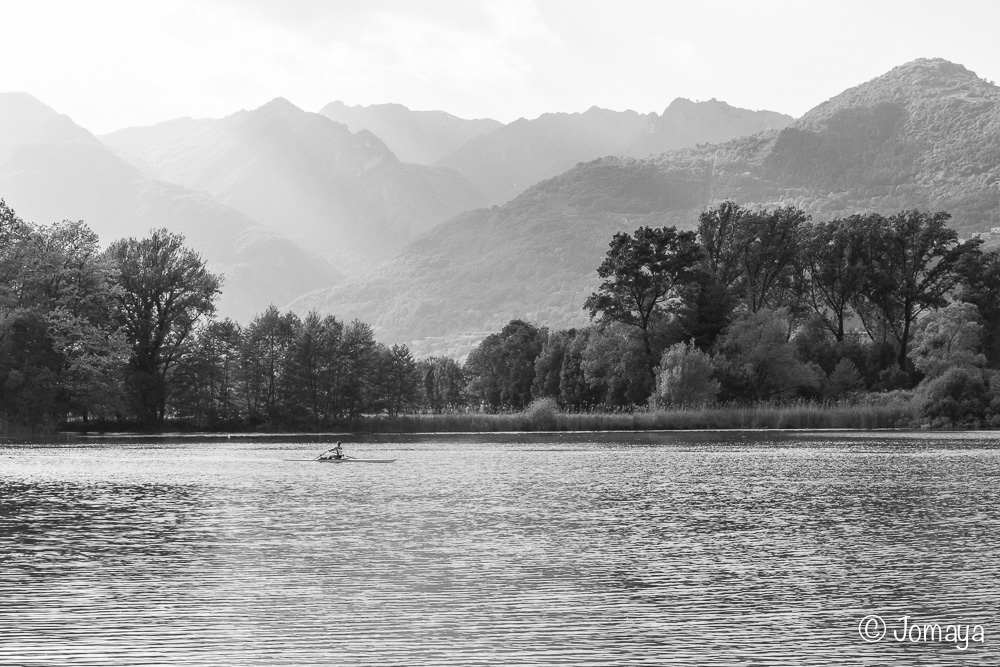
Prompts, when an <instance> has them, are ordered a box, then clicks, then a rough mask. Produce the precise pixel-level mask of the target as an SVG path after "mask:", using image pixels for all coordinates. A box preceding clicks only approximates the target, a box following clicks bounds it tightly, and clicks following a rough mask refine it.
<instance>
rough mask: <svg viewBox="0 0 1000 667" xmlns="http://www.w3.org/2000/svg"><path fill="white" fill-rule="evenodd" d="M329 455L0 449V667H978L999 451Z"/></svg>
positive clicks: (991, 563) (996, 636)
mask: <svg viewBox="0 0 1000 667" xmlns="http://www.w3.org/2000/svg"><path fill="white" fill-rule="evenodd" d="M324 448H325V446H324V443H320V442H304V441H302V440H299V441H298V442H275V441H270V442H268V441H263V440H245V441H239V440H237V439H234V440H228V441H222V442H218V441H216V442H198V441H194V440H191V439H185V440H175V441H169V440H138V439H133V440H131V441H120V442H116V441H94V442H85V443H80V444H70V445H61V446H38V445H0V664H4V665H36V664H37V665H317V664H330V665H375V664H378V665H406V666H408V667H412V666H418V665H461V666H467V665H664V664H678V665H848V664H850V665H855V664H871V665H880V666H882V665H966V664H969V665H972V664H975V665H988V664H993V665H996V664H1000V649H998V640H1000V616H998V601H1000V434H992V433H967V434H929V433H917V434H913V433H877V434H872V433H795V432H783V433H775V432H741V433H732V432H728V433H650V434H621V433H618V434H602V435H589V434H565V435H558V436H498V435H480V436H447V437H442V436H438V437H434V436H427V437H419V438H396V439H389V438H381V439H368V440H362V441H358V442H351V443H350V444H349V445H348V453H350V454H354V455H358V456H362V455H371V456H378V457H395V458H397V461H396V462H395V463H393V464H390V465H374V464H370V465H362V464H358V465H325V464H314V463H308V462H295V461H286V460H285V459H295V458H309V457H311V456H315V455H316V454H317V453H319V451H321V450H322V449H324ZM870 614H877V615H879V616H881V617H882V618H883V619H884V620H885V622H886V623H887V626H888V632H887V634H886V636H885V637H883V639H882V640H881V641H878V642H873V643H867V642H865V641H863V640H862V638H861V637H860V635H859V623H861V621H862V619H863V618H864V617H866V616H868V615H870ZM903 616H908V617H909V619H910V620H908V621H906V622H907V624H910V623H913V622H914V621H915V622H917V623H919V624H928V625H930V624H935V623H936V624H939V625H940V626H941V628H942V633H943V632H944V631H945V630H946V626H947V625H948V624H953V625H960V626H962V627H963V628H964V627H965V626H969V627H968V630H967V631H968V632H969V633H970V636H969V637H970V641H968V648H966V649H965V650H960V649H959V648H957V647H956V644H957V643H958V642H956V641H939V640H940V639H941V638H940V637H939V636H937V635H934V634H933V631H930V630H929V631H928V634H927V635H924V634H922V633H923V630H920V629H919V628H918V630H920V632H918V634H916V635H913V633H912V626H910V625H908V627H909V628H910V633H911V636H910V637H909V638H906V637H904V641H897V640H896V639H895V638H894V637H893V635H894V634H896V635H897V636H903V634H902V633H904V632H906V630H904V629H903V621H899V620H898V619H901V618H902V617H903ZM975 625H980V626H982V629H983V635H982V638H983V639H984V640H985V641H978V640H972V638H971V633H974V632H975V630H974V627H973V626H975ZM864 627H865V628H866V629H867V630H868V631H869V632H871V633H872V634H875V630H876V627H873V626H872V625H871V624H868V625H867V626H864ZM961 631H965V630H963V629H961V628H960V632H961ZM911 639H912V641H911Z"/></svg>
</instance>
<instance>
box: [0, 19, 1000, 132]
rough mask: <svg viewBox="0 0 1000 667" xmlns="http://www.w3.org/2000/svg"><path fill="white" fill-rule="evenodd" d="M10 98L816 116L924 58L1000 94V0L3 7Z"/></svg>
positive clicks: (64, 102) (192, 107) (104, 114)
mask: <svg viewBox="0 0 1000 667" xmlns="http://www.w3.org/2000/svg"><path fill="white" fill-rule="evenodd" d="M0 17H2V23H3V27H4V31H3V32H4V34H3V37H2V38H0V91H24V92H28V93H31V94H32V95H34V96H35V97H37V98H39V99H40V100H41V101H42V102H45V103H46V104H48V105H49V106H52V107H53V108H55V109H56V110H57V111H60V112H62V113H65V114H68V115H69V116H71V117H72V118H73V120H75V121H76V122H77V123H79V124H81V125H83V126H84V127H86V128H88V129H90V130H91V131H92V132H95V133H98V134H100V133H104V132H109V131H112V130H115V129H119V128H121V127H128V126H133V125H148V124H151V123H154V122H158V121H161V120H167V119H170V118H175V117H178V116H194V117H221V116H225V115H228V114H230V113H233V112H235V111H238V110H239V109H243V108H246V109H250V108H255V107H257V106H260V105H261V104H263V103H265V102H267V101H268V100H270V99H273V98H274V97H278V96H282V97H286V98H288V99H289V100H290V101H291V102H293V103H295V104H297V105H298V106H300V107H302V108H304V109H307V110H310V111H316V110H318V109H319V108H320V107H322V106H323V105H324V104H326V103H327V102H330V101H333V100H337V99H339V100H342V101H344V102H347V103H348V104H372V103H380V102H399V103H401V104H405V105H406V106H408V107H410V108H411V109H442V110H445V111H448V112H450V113H453V114H455V115H457V116H461V117H465V118H479V117H492V118H496V119H497V120H500V121H503V122H509V121H511V120H514V119H516V118H519V117H526V118H534V117H536V116H538V115H539V114H541V113H544V112H546V111H583V110H585V109H587V108H589V107H590V106H593V105H597V106H601V107H606V108H610V109H617V110H622V109H634V110H636V111H640V112H643V113H646V112H649V111H657V112H660V111H662V110H663V109H664V108H665V107H666V106H667V104H669V103H670V101H671V100H673V99H674V98H675V97H687V98H689V99H694V100H706V99H710V98H713V97H715V98H718V99H720V100H724V101H726V102H729V103H730V104H732V105H734V106H740V107H747V108H751V109H772V110H775V111H781V112H784V113H788V114H791V115H793V116H799V115H801V114H803V113H804V112H806V111H807V110H809V109H810V108H812V107H813V106H815V105H817V104H819V103H820V102H822V101H824V100H826V99H828V98H830V97H832V96H833V95H835V94H837V93H839V92H840V91H842V90H844V89H845V88H849V87H851V86H854V85H857V84H859V83H862V82H864V81H867V80H869V79H871V78H873V77H875V76H878V75H879V74H882V73H883V72H886V71H888V70H889V69H891V68H892V67H894V66H896V65H900V64H902V63H904V62H907V61H910V60H913V59H914V58H920V57H942V58H946V59H948V60H951V61H953V62H958V63H961V64H963V65H965V66H966V67H968V68H969V69H971V70H973V71H975V72H976V73H977V74H979V76H981V77H983V78H986V79H989V80H994V81H996V80H1000V43H998V41H997V36H996V31H997V27H998V26H1000V2H996V1H995V0H978V1H975V0H951V1H950V2H941V1H940V0H935V1H928V0H909V1H906V2H903V1H897V0H891V1H890V0H886V1H879V0H835V1H830V2H827V1H818V0H760V1H757V2H753V1H749V0H748V1H743V2H741V1H737V0H733V1H729V0H714V1H713V0H685V1H684V2H674V1H672V0H651V1H650V0H351V1H344V0H156V1H153V0H0Z"/></svg>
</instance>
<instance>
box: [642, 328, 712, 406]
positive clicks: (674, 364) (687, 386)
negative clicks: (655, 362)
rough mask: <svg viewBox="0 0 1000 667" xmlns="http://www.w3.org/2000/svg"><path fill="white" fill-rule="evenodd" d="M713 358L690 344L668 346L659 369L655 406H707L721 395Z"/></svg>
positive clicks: (654, 399) (651, 399) (653, 402)
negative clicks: (715, 378) (713, 375)
mask: <svg viewBox="0 0 1000 667" xmlns="http://www.w3.org/2000/svg"><path fill="white" fill-rule="evenodd" d="M713 370H714V369H713V368H712V359H711V357H709V356H708V355H707V354H705V353H704V352H702V351H701V350H699V349H698V348H697V347H695V346H694V345H692V344H690V343H677V344H676V345H672V346H670V347H668V348H667V349H666V350H664V352H663V356H662V357H660V366H659V368H657V369H656V390H655V391H654V392H653V395H652V396H651V397H650V402H651V403H652V404H653V405H654V406H657V407H659V406H668V405H671V406H685V405H705V404H707V403H714V402H715V398H716V396H718V395H719V382H718V381H716V380H713V379H712V373H713Z"/></svg>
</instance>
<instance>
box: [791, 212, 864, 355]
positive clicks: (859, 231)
mask: <svg viewBox="0 0 1000 667" xmlns="http://www.w3.org/2000/svg"><path fill="white" fill-rule="evenodd" d="M869 217H870V216H868V215H853V216H851V217H849V218H846V219H843V220H831V221H829V222H820V223H816V224H814V225H812V226H808V227H805V228H804V229H803V241H802V243H801V244H800V254H799V258H798V266H799V288H800V290H801V292H802V294H803V298H804V301H805V303H806V305H807V306H808V307H809V308H810V309H811V310H812V311H813V312H814V313H816V315H817V316H818V317H819V318H820V321H822V322H823V324H824V325H825V326H826V328H827V329H828V330H829V331H830V333H832V334H833V337H834V338H836V339H837V341H838V342H843V340H844V334H845V324H846V322H847V320H848V318H849V317H850V314H851V304H852V303H854V302H855V301H856V300H857V298H858V294H859V291H860V289H861V286H862V283H863V281H864V279H865V275H866V272H867V270H868V267H867V264H866V252H865V241H866V234H865V230H866V229H867V228H868V227H869V225H870V223H869Z"/></svg>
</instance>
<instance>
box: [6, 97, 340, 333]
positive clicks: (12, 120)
mask: <svg viewBox="0 0 1000 667" xmlns="http://www.w3.org/2000/svg"><path fill="white" fill-rule="evenodd" d="M0 197H3V198H4V199H5V200H6V202H7V204H8V205H9V206H11V207H12V208H13V209H14V210H15V211H16V212H17V214H18V215H20V216H21V217H22V218H23V219H25V220H29V221H32V222H37V223H40V224H48V223H52V222H56V221H60V220H66V219H69V220H83V221H84V222H86V223H87V224H88V226H90V228H91V229H93V230H94V231H95V232H97V233H98V235H99V237H100V239H101V242H102V243H103V244H105V245H107V244H108V243H110V242H111V241H114V240H116V239H118V238H123V237H127V236H137V237H141V236H144V235H145V234H147V233H148V231H149V229H150V228H152V227H160V226H163V227H167V228H168V229H170V230H171V231H174V232H180V233H183V234H184V235H185V236H186V237H187V242H188V244H189V245H190V246H191V247H193V248H194V249H195V250H197V251H198V252H199V253H201V254H202V255H203V256H204V258H205V260H206V261H207V262H208V264H209V266H210V268H211V269H212V270H213V271H216V272H221V273H224V274H225V277H226V283H225V285H224V288H223V294H222V297H221V299H220V302H219V310H220V313H221V314H223V315H229V316H232V317H236V318H239V319H241V320H246V319H248V318H249V316H250V315H251V314H252V313H254V312H260V311H262V310H263V309H264V308H266V307H267V306H268V304H269V303H286V302H287V301H289V300H291V299H293V298H294V297H295V296H297V295H298V294H301V293H302V292H304V291H307V290H308V289H310V288H311V289H316V288H319V287H325V286H329V285H332V284H335V283H336V282H338V281H340V280H342V279H343V276H342V275H341V274H340V273H339V272H338V271H337V270H336V269H334V268H333V267H332V266H330V265H329V264H328V263H327V262H325V261H324V260H322V259H321V258H319V257H318V256H316V255H313V254H312V253H310V252H308V251H306V250H304V249H303V248H302V247H299V246H297V245H296V244H294V243H292V242H291V241H290V240H288V239H287V238H283V237H282V236H281V235H279V234H277V233H275V232H273V231H270V230H268V229H266V228H264V227H263V226H262V225H260V224H259V223H257V222H255V221H253V220H251V219H250V218H248V217H247V216H244V215H243V214H241V213H240V212H238V211H236V210H235V209H233V208H231V207H228V206H223V205H222V204H220V203H219V202H217V201H215V200H213V199H212V198H211V196H209V195H207V194H206V193H203V192H196V191H193V190H190V189H188V188H184V187H182V186H178V185H175V184H170V183H164V182H162V181H156V180H152V179H148V178H146V177H145V176H144V175H143V174H142V173H141V171H140V170H139V169H137V168H135V167H133V166H131V165H129V164H127V163H126V162H125V161H124V160H122V159H121V158H119V157H118V156H116V155H115V154H114V153H112V151H111V150H110V149H108V148H107V147H106V146H104V145H103V144H102V143H101V142H100V141H98V140H97V138H96V137H94V135H92V134H91V133H90V132H88V131H87V130H85V129H84V128H82V127H80V126H78V125H76V124H75V123H73V122H72V120H70V119H69V118H68V117H67V116H64V115H60V114H58V113H57V112H56V111H54V110H53V109H51V108H50V107H48V106H46V105H44V104H42V103H41V102H39V101H38V100H36V99H35V98H33V97H31V96H30V95H26V94H23V93H11V94H0Z"/></svg>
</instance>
